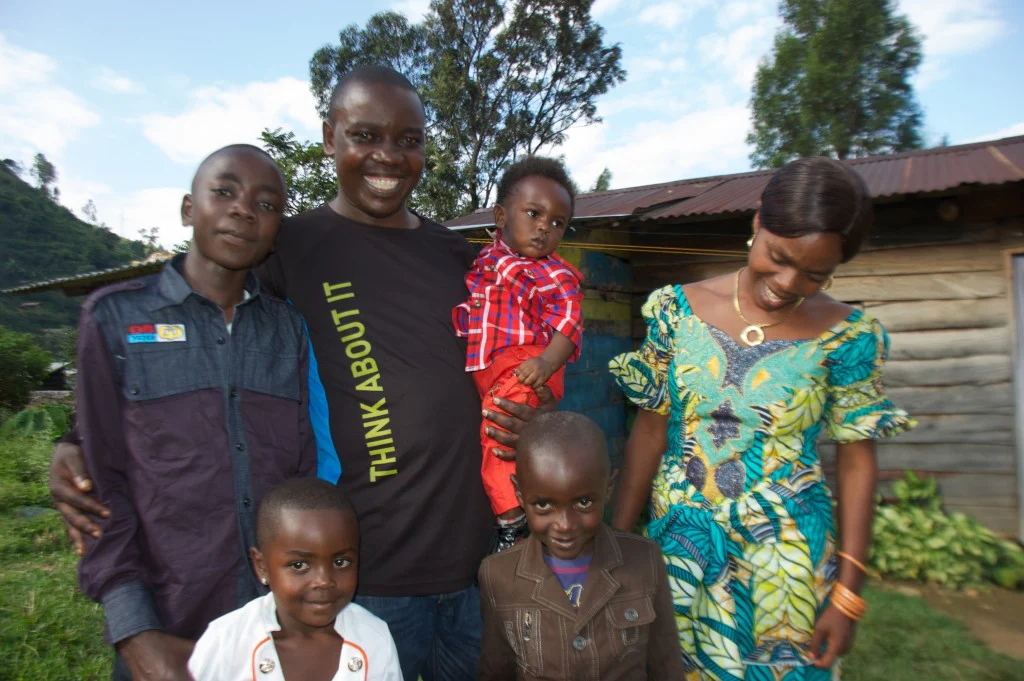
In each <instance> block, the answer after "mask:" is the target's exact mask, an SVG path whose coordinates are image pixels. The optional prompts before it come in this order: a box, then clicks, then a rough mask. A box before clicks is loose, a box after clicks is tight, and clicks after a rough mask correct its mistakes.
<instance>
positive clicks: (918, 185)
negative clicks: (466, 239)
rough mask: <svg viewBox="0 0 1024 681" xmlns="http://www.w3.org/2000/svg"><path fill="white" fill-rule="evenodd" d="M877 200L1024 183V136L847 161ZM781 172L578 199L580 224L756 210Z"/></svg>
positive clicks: (471, 218) (487, 218)
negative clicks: (965, 187)
mask: <svg viewBox="0 0 1024 681" xmlns="http://www.w3.org/2000/svg"><path fill="white" fill-rule="evenodd" d="M847 163H849V164H850V166H851V167H853V168H854V170H856V171H857V173H859V174H860V176H861V177H863V178H864V181H865V183H867V185H868V191H870V192H871V196H872V198H876V199H879V198H889V197H894V196H903V195H907V194H925V193H932V192H941V191H946V190H949V189H953V188H955V187H959V186H961V185H966V184H976V185H990V186H991V185H1000V184H1005V183H1007V182H1018V181H1021V180H1024V136H1021V137H1007V138H1005V139H1001V140H993V141H990V142H976V143H974V144H962V145H959V146H953V147H936V148H934V149H922V150H918V151H907V152H903V153H900V154H888V155H884V156H868V157H865V158H858V159H853V160H850V161H847ZM773 172H775V171H774V170H759V171H754V172H748V173H739V174H736V175H722V176H717V177H704V178H693V179H687V180H678V181H675V182H666V183H662V184H656V185H647V186H643V187H629V188H625V189H616V190H612V191H608V192H600V193H596V194H581V195H580V196H578V197H577V198H576V215H575V219H592V218H595V217H610V216H616V217H629V218H632V219H636V220H640V221H644V222H646V221H651V220H670V219H673V218H686V217H698V216H711V215H726V214H729V213H752V212H753V211H754V210H755V209H756V208H757V200H758V199H759V198H760V196H761V191H762V190H763V189H764V186H765V185H766V184H767V183H768V178H770V177H771V176H772V173H773ZM445 224H446V225H447V226H449V227H451V228H453V229H469V228H472V227H486V226H490V225H492V224H493V221H492V220H491V212H490V210H489V209H488V210H480V211H477V212H474V213H471V214H469V215H464V216H462V217H460V218H456V219H455V220H451V221H449V222H447V223H445Z"/></svg>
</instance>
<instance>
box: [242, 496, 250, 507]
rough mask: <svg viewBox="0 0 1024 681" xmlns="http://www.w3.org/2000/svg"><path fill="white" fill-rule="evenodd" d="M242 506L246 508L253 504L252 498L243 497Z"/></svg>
mask: <svg viewBox="0 0 1024 681" xmlns="http://www.w3.org/2000/svg"><path fill="white" fill-rule="evenodd" d="M242 506H245V507H246V508H249V507H250V506H252V499H250V498H249V497H246V498H244V499H242Z"/></svg>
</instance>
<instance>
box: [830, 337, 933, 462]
mask: <svg viewBox="0 0 1024 681" xmlns="http://www.w3.org/2000/svg"><path fill="white" fill-rule="evenodd" d="M888 357H889V335H888V334H887V333H886V332H885V329H884V328H883V327H882V324H881V323H880V322H879V321H878V320H876V319H872V318H869V317H864V318H862V319H860V320H858V321H857V322H855V326H854V328H853V329H852V331H851V333H850V335H849V336H848V337H847V338H845V339H844V340H843V341H842V342H841V343H839V344H838V345H837V346H836V347H835V348H834V349H833V350H832V351H831V352H830V353H829V355H828V364H829V378H828V402H827V404H826V406H825V422H826V425H827V427H828V436H829V438H831V439H832V440H834V441H835V442H839V443H844V442H857V441H860V440H880V439H883V438H891V437H895V436H896V435H899V434H900V433H903V432H906V431H908V430H910V429H911V428H913V427H915V426H916V425H917V422H916V421H915V420H914V419H913V418H912V417H911V416H910V415H909V414H908V413H907V412H905V411H904V410H902V409H900V408H899V407H897V406H896V405H894V404H893V403H892V402H891V401H890V400H889V398H888V397H886V395H885V391H884V389H883V387H882V367H883V365H884V364H885V361H886V360H887V359H888Z"/></svg>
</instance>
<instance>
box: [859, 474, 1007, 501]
mask: <svg viewBox="0 0 1024 681" xmlns="http://www.w3.org/2000/svg"><path fill="white" fill-rule="evenodd" d="M935 477H936V480H937V481H938V483H939V494H940V495H941V496H942V500H943V502H944V503H946V504H949V505H956V504H969V505H972V506H987V507H992V506H995V507H1001V508H1013V509H1016V508H1017V476H1015V475H1006V474H1004V473H962V474H956V473H954V474H949V475H943V476H935ZM897 478H898V476H894V477H893V478H892V479H889V480H883V481H882V482H881V483H879V485H878V489H879V492H880V493H881V495H882V496H883V497H885V498H892V497H893V496H894V495H893V493H892V485H893V482H895V480H896V479H897Z"/></svg>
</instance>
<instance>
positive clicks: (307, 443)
mask: <svg viewBox="0 0 1024 681" xmlns="http://www.w3.org/2000/svg"><path fill="white" fill-rule="evenodd" d="M284 202H285V189H284V181H283V178H282V177H281V173H280V171H279V170H278V168H277V166H276V165H274V162H273V161H272V160H271V159H270V157H269V156H268V155H267V154H266V152H264V151H262V150H261V149H258V148H256V147H252V146H249V145H234V146H230V147H225V148H224V149H221V150H219V151H216V152H214V153H213V154H212V155H211V156H210V157H208V158H207V159H206V160H205V161H203V163H202V164H201V165H200V167H199V170H198V171H197V172H196V176H195V178H194V180H193V181H192V191H191V194H188V195H186V196H185V198H184V200H183V201H182V206H181V216H182V224H184V225H191V226H192V227H193V228H194V236H193V239H192V244H191V246H190V248H189V252H188V253H187V254H185V255H181V256H177V257H176V258H174V260H172V261H171V262H170V263H169V264H168V265H166V266H165V267H164V269H163V271H162V272H161V273H160V274H158V275H155V276H152V277H147V278H145V279H138V280H133V281H128V282H124V283H120V284H115V285H113V286H109V287H106V288H103V289H100V290H99V291H97V292H95V293H94V294H93V295H91V296H90V297H89V298H88V300H86V302H85V304H84V305H83V307H82V319H81V325H80V327H79V345H78V371H79V373H78V385H77V388H76V391H75V392H76V397H77V401H78V404H77V412H78V430H79V434H80V437H81V442H82V448H83V451H84V455H85V460H86V464H87V466H88V471H89V476H90V479H91V480H92V481H93V482H94V484H95V487H96V495H97V497H98V499H99V500H100V501H101V502H102V503H103V504H105V505H106V507H107V508H108V509H109V511H110V513H109V517H108V518H107V519H106V520H105V521H104V522H103V524H102V534H101V535H100V536H99V537H98V538H96V539H92V538H90V539H89V541H88V542H87V546H86V550H85V552H84V555H83V556H82V559H81V561H80V562H79V582H80V584H81V587H82V590H83V591H84V592H85V593H86V594H87V595H89V596H90V597H91V598H93V599H94V600H96V601H99V602H100V603H102V604H103V608H104V613H105V615H106V623H107V626H106V637H107V640H108V641H109V642H110V643H111V644H112V645H113V646H114V647H115V648H116V650H117V658H116V661H115V667H114V677H113V678H114V679H115V680H117V679H130V678H134V679H136V680H139V679H152V678H160V679H187V678H189V676H188V670H187V663H188V658H189V655H190V654H191V651H192V646H193V641H195V639H197V638H198V637H199V635H200V634H202V633H203V630H204V629H205V628H206V626H207V624H209V623H210V622H211V621H213V620H214V619H216V618H217V617H220V616H221V615H223V614H225V613H227V612H230V611H231V610H233V609H235V608H237V607H239V606H240V605H242V604H244V603H246V602H248V601H249V600H251V599H252V598H254V597H256V596H258V595H260V594H261V593H265V591H266V590H265V588H263V587H262V586H261V585H260V584H259V583H258V582H257V580H256V578H255V576H254V574H253V571H252V567H251V565H250V562H249V560H248V558H247V551H248V548H249V547H250V546H252V545H253V544H254V542H255V539H256V536H255V521H256V518H255V513H256V508H257V506H258V504H259V501H260V499H261V498H262V496H263V494H264V493H266V492H267V491H268V490H269V489H270V488H271V487H273V486H274V485H275V484H277V483H278V482H280V481H282V480H284V479H286V478H291V477H304V476H308V475H313V474H314V472H315V470H316V447H315V444H314V441H313V437H312V429H311V426H310V422H309V416H308V414H309V412H308V403H307V397H306V386H307V376H306V367H307V352H308V350H307V348H308V340H307V338H306V334H305V331H304V329H303V325H302V319H301V318H300V317H299V315H298V313H297V312H295V310H293V309H292V308H291V306H289V305H287V304H286V303H285V302H283V301H281V300H275V299H273V298H270V297H269V296H266V295H262V294H261V293H260V289H259V283H258V281H257V280H256V277H255V276H254V275H253V274H252V273H251V272H250V271H249V269H250V268H251V267H252V266H253V265H255V264H256V263H258V262H260V261H261V260H262V259H263V258H264V257H265V256H266V254H267V252H268V251H269V250H270V248H271V247H272V245H273V243H274V237H275V236H276V234H277V230H278V224H279V222H280V220H281V212H282V209H283V207H284Z"/></svg>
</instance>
